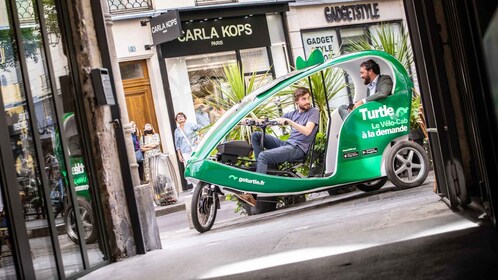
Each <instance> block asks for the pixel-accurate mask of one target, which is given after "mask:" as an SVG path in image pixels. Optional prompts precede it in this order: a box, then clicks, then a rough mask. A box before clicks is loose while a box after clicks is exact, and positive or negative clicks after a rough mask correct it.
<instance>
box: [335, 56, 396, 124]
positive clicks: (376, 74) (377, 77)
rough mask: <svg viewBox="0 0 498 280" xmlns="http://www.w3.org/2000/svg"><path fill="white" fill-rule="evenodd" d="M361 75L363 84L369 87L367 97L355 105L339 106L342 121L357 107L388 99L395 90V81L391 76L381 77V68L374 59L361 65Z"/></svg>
mask: <svg viewBox="0 0 498 280" xmlns="http://www.w3.org/2000/svg"><path fill="white" fill-rule="evenodd" d="M360 75H361V78H362V79H363V83H364V84H365V85H367V97H366V98H363V99H361V100H359V101H357V102H356V103H354V104H350V106H349V107H348V105H342V106H339V115H341V118H342V119H345V118H346V116H347V115H348V114H349V112H351V111H352V110H354V109H356V108H357V107H359V106H361V105H363V104H365V103H367V102H370V101H375V100H380V99H384V98H386V97H388V96H389V95H390V94H391V91H392V89H393V80H392V79H391V77H390V76H389V75H381V74H380V67H379V64H377V62H375V60H373V59H369V60H367V61H364V62H362V63H361V64H360Z"/></svg>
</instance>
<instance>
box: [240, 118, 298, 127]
mask: <svg viewBox="0 0 498 280" xmlns="http://www.w3.org/2000/svg"><path fill="white" fill-rule="evenodd" d="M242 124H244V125H248V126H257V127H261V128H265V127H267V126H272V125H280V123H279V122H277V121H276V120H264V121H262V122H257V121H256V120H253V119H248V120H245V121H244V122H242ZM288 124H289V123H288V122H287V121H285V122H284V125H288Z"/></svg>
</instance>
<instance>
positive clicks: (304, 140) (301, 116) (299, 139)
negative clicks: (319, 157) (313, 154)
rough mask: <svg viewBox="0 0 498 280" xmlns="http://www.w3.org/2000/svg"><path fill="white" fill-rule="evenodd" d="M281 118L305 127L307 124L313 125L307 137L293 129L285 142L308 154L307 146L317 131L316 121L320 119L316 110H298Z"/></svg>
mask: <svg viewBox="0 0 498 280" xmlns="http://www.w3.org/2000/svg"><path fill="white" fill-rule="evenodd" d="M283 118H287V119H290V120H292V121H293V122H295V123H297V124H300V125H303V126H306V124H307V123H308V122H313V123H315V127H314V128H313V131H312V132H311V133H310V134H309V135H308V136H306V135H304V134H302V133H301V132H299V131H297V130H295V129H294V128H293V129H292V131H291V134H290V137H289V139H288V140H287V143H288V144H291V145H293V146H298V147H299V148H301V150H303V152H305V153H306V152H308V149H309V146H310V144H311V142H312V141H313V138H314V137H315V134H316V131H317V130H318V120H319V118H320V114H319V111H318V109H317V108H313V107H312V108H310V109H308V110H307V111H304V112H301V113H300V112H299V110H295V111H292V112H288V113H285V114H284V115H283Z"/></svg>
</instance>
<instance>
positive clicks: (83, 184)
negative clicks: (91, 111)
mask: <svg viewBox="0 0 498 280" xmlns="http://www.w3.org/2000/svg"><path fill="white" fill-rule="evenodd" d="M69 118H74V113H66V114H65V115H64V118H63V121H64V122H66V121H67V120H68V119H69ZM57 134H59V132H58V131H57ZM60 137H61V136H60V135H57V136H56V139H57V141H56V148H55V153H56V155H55V156H56V157H57V160H58V161H59V164H60V166H61V174H62V177H63V179H64V184H65V185H66V186H69V184H68V182H69V180H68V179H69V178H68V176H67V172H66V170H67V169H66V168H65V166H64V160H63V154H62V143H61V142H60V141H59V139H60ZM69 162H70V165H71V166H70V169H69V170H71V174H72V175H73V179H74V188H75V192H76V195H77V196H81V197H84V198H85V199H86V200H87V201H91V196H90V191H89V184H88V175H87V174H86V170H85V165H84V162H83V157H81V156H70V157H69Z"/></svg>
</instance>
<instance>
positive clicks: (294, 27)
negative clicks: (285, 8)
mask: <svg viewBox="0 0 498 280" xmlns="http://www.w3.org/2000/svg"><path fill="white" fill-rule="evenodd" d="M320 2H322V1H320ZM320 2H319V1H315V2H311V3H309V2H308V3H306V2H300V1H298V2H296V3H291V4H289V6H290V11H289V12H288V13H287V18H288V22H289V35H290V41H291V45H292V53H293V55H294V57H297V56H304V49H303V43H302V39H301V31H302V30H309V29H319V28H335V27H339V26H347V25H354V24H366V23H373V22H381V21H392V20H402V19H404V17H405V14H404V10H403V2H402V1H400V0H394V1H361V2H359V1H354V2H351V1H344V2H340V1H325V2H327V3H325V4H322V3H320ZM365 4H371V5H372V8H373V5H374V4H377V6H376V7H377V9H378V16H379V17H378V18H375V19H372V18H368V17H367V16H365V17H364V18H360V19H351V20H340V21H332V22H327V19H326V17H325V8H326V7H329V8H332V7H342V6H355V5H359V6H362V5H365ZM351 17H353V15H352V16H351Z"/></svg>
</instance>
